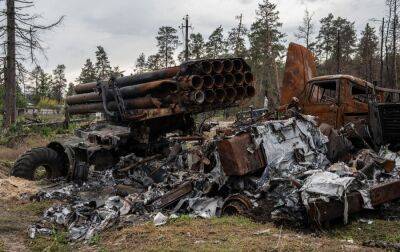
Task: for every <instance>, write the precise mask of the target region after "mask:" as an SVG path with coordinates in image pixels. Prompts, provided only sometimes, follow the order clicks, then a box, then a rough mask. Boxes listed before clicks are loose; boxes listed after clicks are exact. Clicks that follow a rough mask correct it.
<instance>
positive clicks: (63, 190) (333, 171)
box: [29, 115, 400, 240]
mask: <svg viewBox="0 0 400 252" xmlns="http://www.w3.org/2000/svg"><path fill="white" fill-rule="evenodd" d="M328 137H329V138H328ZM333 137H335V141H333ZM193 139H195V138H193ZM193 139H185V141H182V139H180V140H176V139H175V140H171V143H170V147H169V150H168V152H167V153H166V154H165V155H156V156H153V157H147V158H141V157H137V156H135V155H134V154H131V155H129V156H126V157H124V158H122V159H121V161H120V162H119V163H118V165H117V166H116V167H114V169H113V170H112V171H105V172H94V171H93V174H92V176H90V180H89V181H87V182H86V183H84V184H83V185H74V184H64V185H60V186H59V187H58V188H52V189H47V190H46V191H42V192H40V193H38V194H37V195H36V196H35V197H34V198H35V200H44V199H59V200H62V201H63V202H64V203H63V204H57V205H55V206H53V207H51V208H49V209H48V210H46V212H45V213H44V216H43V218H42V219H41V221H40V222H38V223H36V224H35V225H32V227H31V228H30V229H29V236H30V237H31V238H34V237H35V236H36V235H38V234H39V235H48V234H51V232H52V229H53V227H54V226H56V227H58V228H60V229H67V230H68V232H69V238H70V239H71V240H89V239H91V237H93V235H95V234H96V233H98V232H100V231H102V230H104V229H107V228H110V227H112V226H115V225H132V224H136V223H140V222H143V221H148V220H152V219H153V221H154V223H155V225H163V224H165V223H166V222H167V220H168V219H169V218H177V217H178V216H179V215H182V214H188V215H190V216H192V217H201V218H211V217H214V216H217V217H218V216H221V215H224V214H227V215H230V214H250V215H251V214H252V213H253V214H254V213H255V212H256V211H257V209H262V212H263V214H264V215H265V216H266V217H267V218H268V219H270V220H273V221H285V222H292V223H297V224H298V223H301V224H310V223H311V224H317V225H319V224H321V223H323V222H325V221H329V220H331V219H335V218H338V217H342V218H343V220H344V222H345V223H346V222H347V219H348V215H349V214H351V213H353V212H356V211H360V210H361V209H371V208H373V207H375V206H377V205H379V204H382V203H385V202H388V201H391V200H394V199H396V198H399V197H400V190H390V189H393V188H399V186H400V182H399V171H400V170H399V169H400V155H398V154H397V153H394V152H391V151H389V150H388V149H386V148H382V149H381V151H380V152H378V153H376V152H374V151H373V150H371V149H361V150H357V149H356V148H355V147H354V146H353V145H352V143H351V142H350V141H349V140H348V138H347V137H346V136H345V135H344V134H343V133H342V132H336V131H334V130H332V129H330V132H329V134H326V135H324V134H322V132H321V130H320V129H319V127H318V126H317V124H316V122H315V121H314V118H313V117H311V116H304V115H297V116H295V117H293V118H289V119H287V120H273V121H266V122H258V123H252V124H249V125H243V124H241V125H240V126H236V127H234V126H232V127H231V128H225V129H222V130H217V135H216V136H215V137H214V139H212V140H207V141H204V140H202V139H201V138H199V139H195V140H194V141H190V142H187V141H186V140H193ZM330 140H331V141H330ZM332 143H335V144H336V151H334V150H335V146H333V145H332ZM338 145H341V146H342V147H341V149H346V150H347V151H342V153H340V152H338V150H339V149H337V148H338V147H337V146H338ZM382 192H386V194H385V193H382Z"/></svg>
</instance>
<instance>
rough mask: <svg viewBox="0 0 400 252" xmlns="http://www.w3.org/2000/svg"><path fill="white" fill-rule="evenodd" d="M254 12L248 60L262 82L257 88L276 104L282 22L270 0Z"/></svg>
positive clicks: (281, 50)
mask: <svg viewBox="0 0 400 252" xmlns="http://www.w3.org/2000/svg"><path fill="white" fill-rule="evenodd" d="M256 13H257V18H256V21H255V22H254V23H253V24H252V25H251V29H250V34H249V41H250V50H249V51H250V52H249V56H250V61H251V64H252V66H253V71H254V73H255V74H256V77H257V79H258V80H259V83H263V86H260V87H259V88H258V89H259V92H260V93H264V92H263V91H264V90H267V91H268V95H269V97H268V98H269V100H270V101H271V103H272V104H273V105H275V106H276V105H277V104H278V97H279V92H278V87H279V85H280V84H279V83H280V79H279V70H278V63H277V61H278V60H279V57H280V56H281V55H282V53H283V52H284V49H285V47H284V45H283V39H284V37H285V34H284V33H282V32H281V31H280V30H281V28H282V23H281V22H279V11H277V10H276V4H273V3H271V2H270V0H263V2H262V3H261V4H259V5H258V10H257V12H256ZM264 86H265V87H264Z"/></svg>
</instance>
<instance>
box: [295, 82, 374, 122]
mask: <svg viewBox="0 0 400 252" xmlns="http://www.w3.org/2000/svg"><path fill="white" fill-rule="evenodd" d="M302 96H303V97H301V99H300V101H301V107H302V109H303V112H304V113H306V114H311V115H315V116H317V117H318V118H319V121H320V122H321V123H327V124H330V125H332V126H334V127H335V128H339V127H341V126H343V125H345V124H347V123H349V122H358V121H361V120H367V119H368V101H370V100H371V99H372V98H374V97H376V95H374V86H373V85H372V84H370V83H368V82H366V81H363V80H361V79H359V78H356V77H353V76H350V75H329V76H321V77H316V78H312V79H311V80H310V81H308V83H307V84H306V88H305V90H304V92H303V94H302Z"/></svg>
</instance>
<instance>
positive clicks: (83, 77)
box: [76, 59, 97, 83]
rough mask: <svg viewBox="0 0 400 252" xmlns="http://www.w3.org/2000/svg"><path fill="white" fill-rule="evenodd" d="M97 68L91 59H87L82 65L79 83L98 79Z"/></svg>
mask: <svg viewBox="0 0 400 252" xmlns="http://www.w3.org/2000/svg"><path fill="white" fill-rule="evenodd" d="M96 80H97V77H96V69H95V67H94V65H93V63H92V61H91V60H90V59H87V60H86V63H85V65H84V66H83V67H82V70H81V74H80V75H79V77H78V78H77V79H76V81H77V82H78V83H88V82H93V81H96Z"/></svg>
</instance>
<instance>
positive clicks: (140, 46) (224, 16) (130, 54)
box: [35, 0, 385, 81]
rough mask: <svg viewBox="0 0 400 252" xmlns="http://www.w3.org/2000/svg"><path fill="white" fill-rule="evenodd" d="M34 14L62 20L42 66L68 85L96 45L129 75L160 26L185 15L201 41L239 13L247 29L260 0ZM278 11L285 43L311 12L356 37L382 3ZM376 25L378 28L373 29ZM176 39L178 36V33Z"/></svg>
mask: <svg viewBox="0 0 400 252" xmlns="http://www.w3.org/2000/svg"><path fill="white" fill-rule="evenodd" d="M35 2H36V10H35V11H36V13H39V14H41V15H42V16H43V17H44V21H45V22H51V21H55V20H56V19H57V17H58V16H61V15H65V21H64V23H63V24H62V26H61V27H59V28H57V29H55V30H54V31H51V32H47V33H46V34H45V35H44V36H43V37H42V38H43V41H45V45H46V47H47V48H48V49H47V57H48V59H47V60H43V61H42V67H43V68H44V69H46V71H51V70H52V69H54V68H55V66H56V65H57V64H65V65H66V67H67V78H68V81H74V80H75V79H76V77H77V76H78V75H79V73H80V69H81V67H82V65H83V64H84V62H85V59H87V58H88V57H91V58H92V59H94V52H95V48H96V46H97V45H102V46H104V48H105V49H106V51H107V52H108V55H109V58H110V61H111V65H112V66H117V65H118V66H120V67H121V68H122V69H123V70H125V74H130V73H131V72H132V69H133V67H134V65H135V61H136V58H137V56H138V55H139V54H140V53H141V52H144V53H145V54H146V55H150V54H153V53H155V52H156V42H155V35H156V33H157V30H158V28H159V27H160V26H163V25H168V26H173V27H175V28H178V27H179V25H180V24H181V22H182V18H183V17H184V15H186V14H189V15H190V18H191V21H190V22H191V25H192V26H193V28H194V30H193V31H194V32H200V33H202V34H203V36H204V37H205V38H206V37H208V36H209V35H210V33H211V32H212V31H213V30H214V29H215V28H216V27H217V26H219V25H222V26H223V27H224V29H225V30H226V31H227V30H229V29H230V28H232V26H234V25H235V24H236V20H235V16H237V15H239V14H240V13H243V16H244V23H245V25H246V26H247V27H249V26H250V24H251V23H252V22H253V21H254V19H255V16H256V14H255V11H256V9H257V6H258V3H259V2H261V0H114V1H110V0H65V1H62V0H35ZM273 2H275V3H276V4H277V5H278V10H279V11H280V18H281V22H282V23H283V32H285V33H286V34H287V38H286V40H287V41H288V42H290V41H295V38H294V36H293V34H294V32H295V30H296V28H297V26H298V25H299V23H300V22H301V20H302V17H303V15H304V10H305V9H306V8H308V9H309V10H310V11H311V12H314V13H315V15H314V21H315V22H316V25H318V20H319V19H321V18H322V17H324V16H326V15H327V14H328V13H330V12H332V13H333V14H334V15H335V16H337V15H340V16H342V17H346V18H348V19H349V20H352V21H355V22H356V28H357V30H358V33H360V30H361V29H362V28H363V27H364V26H365V24H366V23H367V22H368V20H369V19H371V18H376V19H381V18H382V17H383V16H384V14H385V5H384V3H385V0H351V1H349V0H281V1H279V0H275V1H273ZM376 25H377V26H378V24H376ZM179 35H180V37H182V33H181V32H179Z"/></svg>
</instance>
